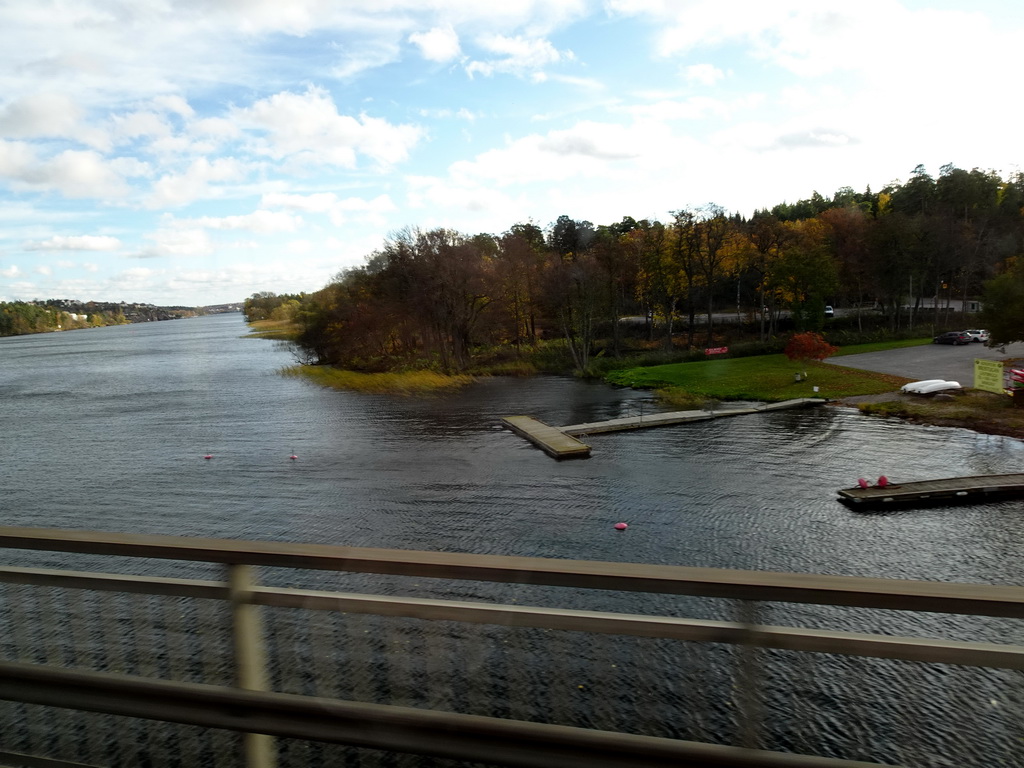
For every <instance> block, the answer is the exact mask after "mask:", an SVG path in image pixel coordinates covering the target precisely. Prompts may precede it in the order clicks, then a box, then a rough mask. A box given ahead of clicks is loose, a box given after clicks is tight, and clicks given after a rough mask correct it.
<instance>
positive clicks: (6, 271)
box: [0, 264, 21, 277]
mask: <svg viewBox="0 0 1024 768" xmlns="http://www.w3.org/2000/svg"><path fill="white" fill-rule="evenodd" d="M20 275H21V270H20V269H18V265H17V264H11V266H9V267H4V268H3V269H0V276H2V277H18V276H20Z"/></svg>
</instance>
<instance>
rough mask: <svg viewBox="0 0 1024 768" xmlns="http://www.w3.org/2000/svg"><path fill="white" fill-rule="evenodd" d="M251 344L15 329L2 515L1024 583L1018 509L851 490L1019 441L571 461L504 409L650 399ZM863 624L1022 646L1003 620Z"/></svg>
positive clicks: (731, 431)
mask: <svg viewBox="0 0 1024 768" xmlns="http://www.w3.org/2000/svg"><path fill="white" fill-rule="evenodd" d="M245 332H246V326H245V324H244V322H243V321H242V318H241V316H240V315H235V314H231V315H219V316H212V317H204V318H197V319H191V320H181V321H173V322H162V323H151V324H142V325H129V326H116V327H109V328H97V329H89V330H82V331H73V332H67V333H59V334H44V335H38V336H23V337H13V338H4V339H0V436H2V439H0V463H2V466H3V474H2V477H0V490H2V501H0V504H2V509H3V519H4V523H5V524H7V525H20V526H43V527H56V528H79V529H94V530H104V531H125V532H138V533H160V534H174V535H184V536H211V537H228V538H243V539H265V540H279V541H296V542H317V543H327V544H339V545H352V546H369V547H386V548H402V549H422V550H445V551H453V552H471V553H488V554H501V555H529V556H542V557H557V558H575V559H587V560H610V561H629V562H643V563H662V564H674V565H692V566H711V567H721V568H742V569H761V570H773V571H795V572H805V573H825V574H843V575H860V576H883V577H894V578H909V579H927V580H941V581H968V582H980V583H986V584H1022V583H1024V535H1022V530H1024V506H1022V505H1021V504H1020V503H1018V502H1003V503H999V504H992V505H983V506H971V507H962V508H935V509H918V510H910V511H903V512H899V513H896V514H884V515H883V514H879V515H865V514H857V513H854V512H852V511H850V510H848V509H847V508H845V507H843V506H842V505H841V504H839V503H838V502H837V501H836V495H835V490H836V489H837V488H840V487H847V486H851V485H853V484H854V483H855V482H856V479H857V478H858V477H861V476H863V477H869V478H873V477H877V476H878V475H881V474H885V475H887V476H888V477H889V478H890V479H892V480H894V481H896V482H899V481H901V480H907V481H909V480H917V479H928V478H933V477H944V476H953V475H974V474H989V473H1002V472H1014V471H1018V469H1019V467H1020V464H1021V461H1022V459H1024V443H1022V442H1021V441H1018V440H1015V439H1011V438H1006V437H996V436H987V435H979V434H976V433H973V432H970V431H968V430H961V429H946V428H932V427H923V426H915V425H909V424H905V423H901V422H896V421H888V420H880V419H874V418H867V417H863V416H860V415H859V414H858V413H857V412H856V411H854V410H851V409H844V408H837V407H821V408H816V409H811V410H801V411H783V412H775V413H763V414H757V415H750V416H739V417H735V418H725V419H718V420H714V421H708V422H700V423H695V424H688V425H682V426H676V427H668V428H662V429H652V430H643V431H635V432H619V433H611V434H607V435H592V436H590V437H589V438H587V441H588V442H589V443H590V444H591V445H592V446H593V456H592V458H590V459H588V460H575V461H563V462H557V461H554V460H552V459H551V458H549V457H548V456H546V455H545V454H544V453H543V452H541V451H540V450H538V449H536V448H534V447H533V446H531V445H530V444H529V443H527V442H526V441H524V440H522V439H521V438H519V437H517V436H515V435H513V434H512V433H510V432H509V431H507V430H505V429H503V428H502V427H501V426H500V422H499V419H500V417H502V416H505V415H511V414H529V415H532V416H535V417H537V418H539V419H541V420H543V421H546V422H548V423H551V424H576V423H581V422H588V421H598V420H602V419H607V418H614V417H618V416H625V415H630V414H635V413H638V412H640V410H641V408H642V409H644V410H645V412H650V411H651V410H652V409H655V408H657V406H656V405H655V404H654V403H653V401H652V399H651V396H650V395H649V393H644V392H634V391H631V390H623V389H615V388H612V387H608V386H606V385H603V384H596V383H589V382H581V381H577V380H574V379H571V378H561V377H541V378H534V379H490V380H484V381H481V382H479V383H477V384H474V385H472V386H470V387H468V388H466V389H464V390H462V391H461V392H459V393H456V394H446V395H442V396H437V397H429V398H403V397H392V396H382V395H366V394H357V393H349V392H342V391H334V390H328V389H322V388H318V387H316V386H313V385H310V384H308V383H306V382H304V381H302V380H299V379H294V378H286V377H282V376H280V375H278V373H277V371H278V370H279V369H280V368H281V367H283V366H286V365H290V364H292V362H293V357H292V354H291V352H290V351H289V349H288V348H287V346H285V345H282V344H279V343H276V342H270V341H265V340H257V339H243V338H240V337H241V336H242V335H243V334H245ZM208 453H209V454H212V455H213V459H211V460H208V461H207V460H204V458H203V457H204V455H205V454H208ZM293 453H294V454H296V455H297V456H298V459H297V460H295V461H292V460H290V459H289V456H290V455H291V454H293ZM619 521H625V522H627V523H629V529H628V530H627V531H625V532H621V533H620V532H616V531H615V530H613V528H612V526H613V524H614V523H616V522H619ZM61 557H62V556H54V558H53V560H54V561H59V560H60V558H61ZM799 613H800V612H799V611H797V612H796V614H797V615H799ZM864 615H868V614H864ZM872 616H873V614H872ZM864 620H867V621H870V622H876V621H877V622H878V625H877V626H861V627H859V628H860V629H863V630H873V629H877V630H879V631H883V632H887V631H904V630H905V629H906V628H907V626H918V629H919V631H920V626H919V625H923V626H925V630H926V631H930V630H931V629H936V630H938V629H941V630H943V631H950V632H952V634H953V635H961V636H963V637H965V638H970V639H992V640H998V641H1002V642H1006V641H1016V642H1019V641H1021V640H1022V639H1024V638H1021V637H1019V636H1018V635H1019V632H1018V630H1017V629H1015V628H1012V627H1011V626H1010V625H1009V624H1007V623H1005V622H983V628H982V629H979V628H978V625H976V624H972V623H971V621H970V620H967V619H941V620H940V619H935V622H936V623H934V624H933V625H928V621H930V620H928V621H925V620H922V619H919V618H916V617H912V618H908V619H901V620H899V621H896V622H895V623H893V624H889V623H886V622H887V621H888V619H880V618H870V619H864V618H863V616H859V617H858V619H857V621H858V622H859V621H864ZM851 621H852V620H851ZM979 633H981V634H979ZM985 633H987V634H988V635H989V636H984V635H985ZM993 680H994V682H992V685H993V686H995V689H996V690H997V693H994V694H993V696H1001V695H1002V694H1001V693H998V688H999V686H1001V685H1004V684H1005V682H1006V678H1002V677H999V678H994V679H993ZM986 695H987V694H986ZM865 706H866V705H865ZM887 706H888V705H887ZM893 707H894V709H893V711H897V710H898V706H896V705H893ZM932 714H933V715H935V716H936V717H943V716H944V715H942V714H941V713H939V714H936V713H932ZM975 715H976V716H977V717H978V718H980V722H982V723H985V722H988V720H987V718H988V717H989V714H988V713H987V712H983V713H977V712H976V713H975ZM889 716H890V715H888V714H887V715H886V717H889ZM950 717H952V715H950ZM934 727H935V728H936V729H938V728H939V727H940V726H934ZM999 728H1004V726H1002V725H1001V726H999ZM822 729H825V726H822V728H820V729H819V730H822ZM954 730H955V729H954ZM1004 730H1005V728H1004ZM999 734H1000V735H999V736H998V737H992V736H989V737H987V738H996V739H997V741H998V742H999V745H1000V746H999V749H1004V747H1005V746H1006V744H1011V743H1014V742H1015V741H1019V739H1018V738H1017V737H1018V736H1019V735H1020V734H1014V733H1010V732H1006V733H1004V732H1003V731H1002V730H1000V731H999ZM944 739H945V737H943V740H940V741H941V742H942V743H945V741H944ZM936 744H939V742H938V741H937V742H936ZM818 746H819V747H820V745H818ZM943 748H944V747H942V746H941V745H940V746H934V745H933V747H932V748H931V752H928V754H931V755H933V757H934V755H935V754H936V753H937V752H941V751H942V749H943ZM835 751H836V752H840V751H841V750H840V749H839V748H836V750H835ZM1004 751H1005V750H1004ZM964 754H966V755H971V754H973V752H972V751H971V750H970V749H966V750H965V751H964ZM1014 754H1016V753H1014ZM846 756H855V755H848V754H847V755H846ZM882 757H891V755H882ZM1017 757H1019V755H1017V756H1016V757H1011V758H1010V759H1009V761H1008V762H1006V763H1005V764H1007V765H1010V764H1016V763H1015V761H1016V759H1017ZM877 759H882V758H881V757H879V758H877ZM928 759H932V758H928ZM941 759H945V758H941V757H934V762H932V763H923V762H922V763H921V764H922V765H924V764H934V765H946V764H947V763H945V762H941ZM965 759H969V758H964V757H963V756H961V757H960V758H958V760H959V762H950V763H948V764H950V765H954V764H956V765H965V764H968V763H965V762H963V760H965ZM973 764H977V765H988V764H997V763H994V762H992V763H987V762H979V763H973Z"/></svg>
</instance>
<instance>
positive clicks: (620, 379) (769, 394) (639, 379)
mask: <svg viewBox="0 0 1024 768" xmlns="http://www.w3.org/2000/svg"><path fill="white" fill-rule="evenodd" d="M804 372H806V373H807V377H806V378H803V377H801V380H800V381H797V380H796V378H795V376H794V374H797V373H800V374H803V373H804ZM606 378H607V381H609V382H610V383H612V384H617V385H619V386H625V387H635V388H641V389H669V390H676V389H678V390H682V391H683V392H687V393H689V394H692V395H697V396H700V397H704V398H714V399H717V400H763V401H768V402H775V401H779V400H790V399H792V398H796V397H826V398H833V399H841V398H844V397H851V396H853V395H875V394H880V393H882V392H891V391H892V390H894V389H898V388H899V387H900V385H902V384H904V383H906V382H907V381H909V379H903V378H900V377H898V376H890V375H888V374H883V373H873V372H871V371H859V370H854V369H852V368H841V367H839V366H835V365H828V364H825V363H816V362H810V363H807V364H806V365H805V364H802V363H794V362H793V361H791V360H789V359H788V358H787V357H786V356H785V355H764V356H763V357H741V358H737V359H733V360H707V361H704V362H698V363H677V364H674V365H655V366H651V367H648V368H629V369H627V370H623V371H614V372H612V373H610V374H608V376H607V377H606ZM815 387H817V388H818V391H817V392H815V390H814V388H815Z"/></svg>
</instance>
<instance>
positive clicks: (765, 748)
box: [0, 527, 1024, 768]
mask: <svg viewBox="0 0 1024 768" xmlns="http://www.w3.org/2000/svg"><path fill="white" fill-rule="evenodd" d="M0 547H3V548H5V555H6V557H5V560H6V562H7V563H11V565H7V566H5V567H3V568H0V587H2V589H0V699H2V700H4V701H6V702H7V703H6V704H4V705H2V706H3V707H6V708H5V709H0V717H2V722H3V723H4V727H3V728H0V765H21V764H23V765H37V766H38V765H41V766H47V765H49V766H76V765H77V766H89V765H94V766H101V765H102V766H111V765H174V764H180V765H214V766H236V765H245V766H274V765H281V766H285V765H296V766H299V765H356V766H376V765H401V766H405V765H409V766H414V765H455V764H460V765H461V764H463V763H461V762H451V761H471V762H472V763H474V764H481V763H483V764H493V765H519V766H537V765H558V766H566V765H580V766H584V765H585V766H643V765H651V766H653V765H666V766H667V765H692V766H705V765H706V766H712V765H715V766H722V765H737V766H794V767H795V766H804V765H816V766H832V767H833V768H839V767H840V766H847V767H851V768H852V766H858V765H868V764H871V765H878V764H880V763H887V764H894V763H900V764H904V765H912V766H939V765H995V764H1000V762H1002V763H1003V764H1008V765H1011V764H1024V759H1022V757H1024V748H1022V747H1021V746H1020V744H1021V741H1022V740H1021V738H1020V737H1021V736H1022V734H1021V733H1020V732H1019V729H1020V726H1019V723H1020V721H1021V714H1022V709H1024V704H1022V702H1021V700H1020V696H1019V687H1020V686H1019V684H1020V670H1021V669H1024V647H1022V646H1020V645H1017V644H1011V643H1007V642H1005V641H1006V638H1007V637H1009V638H1011V639H1016V638H1017V637H1018V636H1019V629H1018V621H1017V620H1019V619H1021V618H1024V588H1019V587H1013V586H984V585H973V584H945V583H937V582H934V583H933V582H913V581H896V580H886V579H865V578H851V577H840V576H824V575H813V574H783V573H767V572H755V571H732V570H718V569H708V568H688V567H678V566H663V565H643V564H635V563H605V562H591V561H572V560H551V559H542V558H526V557H502V556H492V555H469V554H460V553H445V552H411V551H399V550H381V549H364V548H352V547H332V546H321V545H307V544H291V543H278V542H253V541H234V540H220V539H192V538H181V537H167V536H142V535H128V534H113V533H93V532H84V531H68V530H53V529H29V528H11V527H0ZM36 560H38V561H41V565H43V566H48V567H39V566H40V564H39V563H35V562H34V561H36ZM30 563H32V564H30ZM55 566H56V567H55ZM257 569H259V570H257ZM258 575H259V576H260V577H264V578H257V576H258ZM200 576H201V577H203V578H198V577H200ZM339 587H346V589H340V588H339ZM730 614H731V615H730ZM776 617H781V618H784V619H786V620H787V621H788V622H790V623H791V624H804V625H805V626H789V625H779V624H776V623H774V622H772V623H769V622H770V620H772V619H775V618H776ZM936 617H939V618H936ZM958 617H971V618H958ZM982 617H995V618H984V619H983V618H982ZM826 623H828V624H832V625H833V626H838V627H839V628H833V627H829V628H823V627H822V626H821V625H822V624H826ZM864 624H867V625H868V626H871V627H873V628H877V629H878V630H879V631H877V632H875V633H869V632H863V631H854V630H855V628H856V627H859V626H862V625H864ZM807 625H810V626H807ZM937 629H942V630H946V634H947V635H951V636H949V637H922V636H919V635H913V634H910V632H911V631H912V630H915V631H918V632H922V633H923V634H930V633H936V630H937ZM978 638H983V639H978ZM964 733H972V734H975V735H974V736H973V737H971V738H965V737H964ZM801 753H802V754H801ZM803 755H810V756H813V757H805V756H803ZM19 761H21V762H19ZM858 761H860V762H858ZM972 761H973V762H972Z"/></svg>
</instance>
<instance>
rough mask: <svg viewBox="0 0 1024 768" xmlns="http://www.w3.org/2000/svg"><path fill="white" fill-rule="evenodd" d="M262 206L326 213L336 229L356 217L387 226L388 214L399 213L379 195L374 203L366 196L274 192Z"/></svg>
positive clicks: (385, 198) (385, 196)
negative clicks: (343, 196)
mask: <svg viewBox="0 0 1024 768" xmlns="http://www.w3.org/2000/svg"><path fill="white" fill-rule="evenodd" d="M261 203H262V205H264V206H265V207H267V208H286V209H291V210H299V211H308V212H309V213H324V214H327V215H328V216H329V217H330V220H331V223H332V224H334V225H335V226H340V225H342V224H344V223H345V222H347V221H350V220H351V219H353V218H354V217H356V216H358V217H359V218H360V220H361V221H363V222H369V223H375V224H383V223H384V221H385V214H388V213H391V212H392V211H395V210H396V207H395V204H394V203H393V202H392V200H391V198H390V197H389V196H388V195H378V196H377V197H375V198H373V199H372V200H366V199H364V198H362V197H346V198H339V197H338V196H337V195H335V194H334V193H333V192H317V193H314V194H311V195H293V194H287V193H282V192H274V193H270V194H266V195H264V196H263V199H262V201H261Z"/></svg>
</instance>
